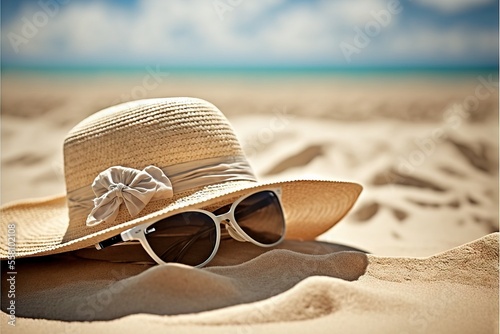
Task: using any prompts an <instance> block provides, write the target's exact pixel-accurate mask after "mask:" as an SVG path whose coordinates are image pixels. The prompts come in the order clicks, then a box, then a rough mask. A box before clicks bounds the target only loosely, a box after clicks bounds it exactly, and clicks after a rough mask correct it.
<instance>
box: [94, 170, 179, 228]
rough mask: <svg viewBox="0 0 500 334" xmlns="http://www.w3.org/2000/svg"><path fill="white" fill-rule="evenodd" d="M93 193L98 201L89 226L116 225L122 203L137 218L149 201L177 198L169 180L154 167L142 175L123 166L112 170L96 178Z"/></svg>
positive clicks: (143, 171) (139, 171) (138, 171)
mask: <svg viewBox="0 0 500 334" xmlns="http://www.w3.org/2000/svg"><path fill="white" fill-rule="evenodd" d="M92 190H93V191H94V194H95V195H96V198H95V199H94V208H93V209H92V211H91V212H90V214H89V216H88V217H87V226H94V225H97V224H100V223H101V222H103V221H105V222H108V223H109V222H113V221H115V219H116V217H117V216H118V212H119V208H120V205H122V203H125V207H126V208H127V210H128V212H129V213H130V215H131V216H132V217H134V216H137V215H138V214H139V212H141V210H142V209H144V207H145V206H146V205H147V204H148V203H149V201H151V200H153V199H155V200H157V199H166V198H171V197H172V196H173V194H174V193H173V189H172V183H171V182H170V180H169V179H168V177H167V176H166V175H165V174H164V173H163V171H162V170H161V169H160V168H158V167H155V166H148V167H146V168H144V169H143V170H142V171H141V170H137V169H134V168H127V167H122V166H114V167H110V168H108V169H106V170H105V171H104V172H102V173H100V174H99V175H98V176H97V177H96V178H95V180H94V182H93V183H92Z"/></svg>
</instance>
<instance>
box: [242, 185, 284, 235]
mask: <svg viewBox="0 0 500 334" xmlns="http://www.w3.org/2000/svg"><path fill="white" fill-rule="evenodd" d="M234 218H235V219H236V222H237V223H238V225H239V226H240V227H241V229H242V230H243V231H245V233H246V234H247V235H248V236H249V237H250V238H252V239H254V240H255V241H257V242H260V243H261V244H273V243H275V242H277V241H278V240H279V239H280V238H281V236H282V235H283V233H284V230H285V218H284V216H283V211H282V210H281V205H280V203H279V201H278V197H277V196H276V194H275V193H274V192H272V191H261V192H259V193H256V194H253V195H251V196H249V197H247V198H245V199H244V200H243V201H241V202H240V203H239V204H238V206H237V207H236V209H235V211H234Z"/></svg>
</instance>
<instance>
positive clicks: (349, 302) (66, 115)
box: [1, 72, 499, 333]
mask: <svg viewBox="0 0 500 334" xmlns="http://www.w3.org/2000/svg"><path fill="white" fill-rule="evenodd" d="M146 74H147V73H146V72H145V73H144V74H142V75H141V74H139V75H137V76H135V77H132V76H130V77H129V76H124V77H121V78H116V77H115V78H109V77H104V76H103V77H101V78H95V77H93V76H81V77H79V78H78V80H75V78H73V77H64V76H59V77H51V78H46V77H42V76H38V77H34V76H28V75H24V76H13V75H4V76H3V78H2V124H1V130H2V133H1V136H2V138H1V139H2V144H1V145H2V146H1V148H2V155H1V161H2V179H1V181H2V187H1V195H2V197H1V202H2V203H7V202H10V201H12V200H18V199H23V198H28V197H38V196H47V195H51V194H56V193H61V192H64V178H63V173H62V167H63V166H62V161H63V160H62V141H63V139H64V136H65V134H66V132H67V131H68V130H69V129H70V128H71V127H72V126H74V125H75V124H76V123H78V122H79V121H80V120H82V119H83V118H85V117H86V116H88V115H90V114H92V113H93V112H95V111H97V110H99V109H101V108H104V107H106V106H109V105H112V104H115V103H118V102H125V101H128V100H130V99H132V97H133V96H135V97H141V98H142V97H167V96H195V97H200V98H204V99H206V100H208V101H210V102H212V103H214V104H215V105H216V106H218V107H219V108H220V109H221V110H222V111H223V112H224V113H225V114H226V115H227V117H228V118H229V120H230V121H231V123H232V124H233V126H234V128H235V130H236V132H237V134H238V136H239V138H240V140H241V142H242V144H243V146H244V149H245V151H246V153H247V155H248V158H249V160H250V162H251V164H252V166H253V167H254V170H255V171H256V173H257V174H258V175H259V176H260V178H261V179H263V180H269V179H279V178H283V177H287V178H288V177H310V178H328V179H335V180H343V181H355V182H359V183H361V184H362V185H363V186H364V191H363V193H362V195H361V197H360V199H359V200H358V203H357V204H356V205H355V207H354V208H353V210H352V211H351V213H350V214H349V215H348V216H347V217H345V219H344V220H343V221H342V222H341V223H339V224H338V225H336V226H335V227H334V228H332V229H331V230H330V231H328V232H326V233H325V234H323V235H322V236H320V237H319V238H318V241H315V242H300V241H286V242H285V243H284V244H282V245H280V247H277V249H273V250H270V251H269V252H264V251H263V250H262V249H260V248H256V247H253V246H251V245H247V244H241V243H237V242H232V243H228V244H227V245H225V247H223V248H221V250H220V253H219V254H218V256H217V257H216V258H215V259H214V261H213V262H212V263H211V266H210V267H209V268H205V269H192V268H187V267H184V266H179V265H168V266H161V267H160V266H151V265H149V264H144V265H137V264H127V263H115V262H110V261H109V260H110V259H113V260H116V258H114V257H115V256H116V257H120V254H115V255H108V256H107V258H102V255H99V254H96V252H94V251H91V250H82V251H79V252H75V253H71V254H65V255H62V256H55V257H48V258H40V259H37V260H25V261H20V264H19V265H20V267H19V273H22V275H21V274H20V275H18V277H17V287H18V294H17V297H16V300H17V304H18V306H19V307H18V309H17V316H18V318H17V323H16V327H15V328H14V327H10V326H8V325H6V323H7V319H6V315H5V314H4V313H2V318H1V326H2V332H3V331H4V330H5V331H6V332H13V333H14V332H16V333H17V332H19V333H36V332H40V333H53V332H68V333H87V332H90V331H94V332H104V331H106V332H109V331H111V332H122V333H126V332H136V331H137V330H139V329H140V330H154V331H160V330H161V331H162V332H164V331H166V332H181V333H182V332H204V333H210V332H217V333H220V332H228V333H230V332H231V333H234V332H237V333H251V332H254V331H263V332H276V331H287V332H291V333H295V332H305V331H316V332H329V333H331V332H332V331H334V330H337V331H339V332H340V331H343V332H348V333H351V332H352V333H356V332H367V331H370V332H380V333H388V332H400V333H405V332H407V333H427V332H433V333H447V332H457V333H491V332H493V333H494V332H498V233H494V232H497V231H498V202H499V201H498V87H493V88H492V87H490V86H488V85H484V83H483V82H484V81H485V80H486V81H488V77H487V75H483V77H482V80H481V79H478V78H477V77H472V78H462V77H460V78H454V79H439V78H430V77H424V76H421V77H412V78H403V77H400V78H380V77H378V78H354V79H353V78H326V77H324V78H315V79H312V78H306V77H303V78H295V79H293V80H292V79H287V80H278V79H276V78H274V79H273V78H266V79H264V78H258V77H255V78H253V79H248V80H241V79H239V78H236V77H235V78H231V77H225V78H222V77H219V78H209V77H206V78H193V77H178V76H176V75H174V74H172V75H170V76H168V77H165V78H162V79H161V82H159V85H158V87H157V88H155V89H153V90H151V91H146V92H145V93H146V94H145V96H142V95H140V96H138V92H139V91H141V90H140V88H137V87H141V84H142V79H143V75H146ZM478 87H480V88H478ZM141 92H142V91H141ZM476 101H477V103H476ZM468 103H472V104H470V105H469V106H467V104H468ZM342 245H347V246H351V247H356V248H359V249H362V250H366V251H368V252H370V254H368V255H365V254H364V253H360V252H352V249H350V248H349V247H343V246H342ZM4 275H5V272H4ZM5 279H6V277H5V276H3V277H2V282H5ZM3 288H4V289H5V284H4V285H3ZM5 302H6V297H5V290H3V291H2V310H3V311H5V305H6V304H5ZM68 321H71V322H68ZM82 321H90V322H82Z"/></svg>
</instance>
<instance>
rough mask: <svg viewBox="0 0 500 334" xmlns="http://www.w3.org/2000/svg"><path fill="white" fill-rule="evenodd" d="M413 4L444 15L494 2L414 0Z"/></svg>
mask: <svg viewBox="0 0 500 334" xmlns="http://www.w3.org/2000/svg"><path fill="white" fill-rule="evenodd" d="M415 2H416V3H420V4H422V5H424V6H427V7H431V8H434V9H437V10H439V11H441V12H443V13H446V14H454V13H458V12H463V11H466V10H468V9H471V8H474V7H480V6H483V5H487V4H490V3H494V2H495V0H416V1H415Z"/></svg>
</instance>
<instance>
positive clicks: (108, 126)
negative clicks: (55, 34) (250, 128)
mask: <svg viewBox="0 0 500 334" xmlns="http://www.w3.org/2000/svg"><path fill="white" fill-rule="evenodd" d="M64 164H65V179H66V194H63V195H60V196H54V197H49V198H41V199H31V200H23V201H18V202H15V203H10V204H7V205H5V206H3V207H2V208H1V209H0V210H1V228H2V230H1V233H0V239H1V243H0V245H1V246H0V247H1V248H0V258H1V259H6V258H7V257H8V256H9V252H10V253H13V252H14V250H15V256H16V257H30V256H40V255H49V254H55V253H61V252H66V251H72V250H77V249H81V248H85V247H89V246H92V245H94V244H96V243H98V242H99V241H102V240H104V239H107V238H109V237H111V236H113V235H116V234H118V233H120V232H122V231H124V230H126V229H128V228H130V227H132V226H134V225H138V224H141V223H145V222H150V221H151V222H154V221H156V220H158V219H159V218H161V217H164V216H168V215H171V214H173V213H177V212H180V211H183V210H185V209H186V208H188V207H189V208H205V209H207V210H214V209H216V208H218V207H221V206H223V205H226V204H227V203H230V202H232V201H234V200H235V199H237V198H238V197H240V196H243V195H244V194H246V193H250V192H254V191H256V190H258V189H260V188H269V187H271V186H272V187H276V186H277V187H281V189H282V202H283V206H284V208H283V209H284V211H285V216H286V224H287V234H286V237H287V238H292V239H304V240H305V239H314V238H315V237H316V236H318V235H319V234H321V233H323V232H325V231H327V230H328V229H329V228H331V227H332V226H333V225H335V224H336V223H337V222H338V221H339V220H340V219H341V218H342V217H343V216H344V215H345V214H346V213H347V212H348V211H349V209H350V208H351V207H352V205H353V204H354V202H355V201H356V199H357V197H358V195H359V193H360V192H361V189H362V188H361V186H360V185H358V184H355V183H347V182H335V181H326V180H288V181H282V182H274V183H260V182H258V181H257V180H256V178H255V176H254V174H253V173H252V170H251V168H250V166H249V165H248V162H247V160H246V158H245V156H244V153H243V151H242V149H241V146H240V144H239V142H238V140H237V138H236V135H235V134H234V132H233V129H232V128H231V126H230V124H229V122H228V121H227V119H226V118H225V116H224V115H223V114H222V113H221V112H220V111H219V110H218V109H217V108H216V107H215V106H214V105H212V104H210V103H208V102H206V101H203V100H200V99H195V98H162V99H148V100H140V101H135V102H129V103H124V104H120V105H117V106H113V107H110V108H107V109H104V110H102V111H100V112H97V113H96V114H94V115H92V116H90V117H88V118H87V119H85V120H83V121H82V122H81V123H80V124H78V125H77V126H75V127H74V128H73V129H72V130H71V131H70V132H69V134H68V135H67V137H66V139H65V141H64ZM133 185H134V186H133ZM128 186H130V187H129V188H127V187H128ZM124 187H125V188H127V189H129V190H128V191H129V192H128V193H127V192H126V190H124ZM14 238H15V240H14Z"/></svg>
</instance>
